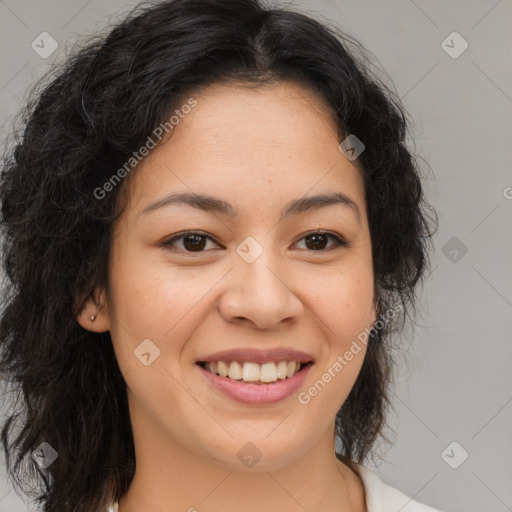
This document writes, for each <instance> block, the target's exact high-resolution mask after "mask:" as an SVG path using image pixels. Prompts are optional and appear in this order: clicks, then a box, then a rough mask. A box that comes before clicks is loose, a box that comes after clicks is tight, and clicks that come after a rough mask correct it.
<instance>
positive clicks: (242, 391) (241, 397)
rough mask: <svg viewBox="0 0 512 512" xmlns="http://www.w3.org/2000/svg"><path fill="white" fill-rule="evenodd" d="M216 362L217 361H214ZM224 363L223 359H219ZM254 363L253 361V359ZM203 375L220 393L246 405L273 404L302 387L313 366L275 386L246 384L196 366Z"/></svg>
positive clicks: (278, 382)
mask: <svg viewBox="0 0 512 512" xmlns="http://www.w3.org/2000/svg"><path fill="white" fill-rule="evenodd" d="M213 360H214V361H216V360H217V359H213ZM218 360H219V361H222V359H218ZM251 360H252V361H254V360H253V359H251ZM196 366H197V367H198V368H199V370H200V371H201V372H202V374H203V375H204V376H205V377H206V378H207V379H208V381H209V382H210V383H211V384H213V385H214V386H215V387H216V388H217V389H218V390H219V391H222V392H223V393H224V394H226V395H227V396H229V397H230V398H232V399H233V400H236V401H237V402H242V403H244V404H272V403H276V402H279V401H281V400H284V399H285V398H288V397H289V396H291V395H292V394H293V393H295V391H297V389H298V388H299V387H300V386H301V384H302V383H303V382H304V379H305V378H306V375H307V374H308V372H309V369H310V368H311V366H312V365H308V366H306V367H305V368H304V369H302V370H300V371H299V372H298V373H297V374H295V375H294V376H293V377H291V378H286V379H283V380H282V381H277V382H275V383H273V384H246V383H244V382H242V381H239V380H233V379H230V378H228V377H221V376H220V375H214V374H213V373H211V372H210V371H208V370H205V369H204V368H203V367H201V366H199V365H196Z"/></svg>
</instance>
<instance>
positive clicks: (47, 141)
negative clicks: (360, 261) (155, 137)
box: [0, 0, 435, 512]
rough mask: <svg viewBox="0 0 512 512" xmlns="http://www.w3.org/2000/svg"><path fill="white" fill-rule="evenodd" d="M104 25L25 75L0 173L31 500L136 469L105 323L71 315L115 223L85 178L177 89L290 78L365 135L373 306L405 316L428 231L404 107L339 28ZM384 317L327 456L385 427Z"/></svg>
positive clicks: (243, 13) (142, 136)
mask: <svg viewBox="0 0 512 512" xmlns="http://www.w3.org/2000/svg"><path fill="white" fill-rule="evenodd" d="M109 30H110V32H107V33H105V34H104V35H99V36H95V37H93V38H90V39H89V40H88V41H87V42H86V43H84V44H83V45H82V46H80V47H78V46H76V47H75V48H74V49H73V52H71V53H70V56H69V57H68V58H67V60H66V61H65V62H64V63H63V64H61V65H60V66H59V67H57V68H56V69H55V70H54V71H53V72H51V73H50V75H49V76H48V75H47V77H45V78H44V79H43V80H42V81H41V82H40V83H39V84H38V85H37V86H36V87H34V89H33V90H32V96H31V99H30V101H29V102H28V104H27V106H26V107H25V109H24V110H23V112H22V114H23V117H24V119H23V133H21V134H17V135H16V137H15V144H13V145H12V147H9V145H8V144H6V145H5V147H6V148H7V149H6V153H5V156H4V157H3V160H2V168H1V174H0V201H1V228H2V264H3V270H4V274H5V275H4V279H5V283H4V288H3V307H2V312H1V318H0V349H1V357H0V371H1V372H2V375H3V377H4V380H5V382H6V383H10V384H11V385H12V386H13V390H12V391H13V392H15V394H16V400H14V402H13V403H15V411H13V412H12V414H11V415H10V416H9V417H8V418H7V419H6V421H4V423H3V427H2V443H3V447H4V450H5V452H6V460H7V466H8V470H9V474H10V476H11V478H12V479H13V481H14V483H15V485H16V486H17V487H18V488H23V492H25V493H26V494H30V493H31V491H33V489H34V487H33V486H32V485H33V484H34V483H35V484H36V485H40V484H41V483H44V486H43V488H42V489H41V492H38V493H36V496H37V499H38V501H40V502H42V503H43V504H44V512H50V511H52V512H57V511H59V512H68V511H74V512H86V511H93V510H94V511H97V510H104V509H105V507H106V506H107V505H108V504H110V502H111V501H112V500H117V499H119V498H120V497H121V496H122V495H123V494H124V493H125V492H126V491H127V489H128V486H129V484H130V482H131V479H132V478H133V475H134V471H135V451H134V445H133V435H132V431H131V426H130V418H129V411H128V403H127V396H126V384H125V382H124V379H123V377H122V374H121V372H120V369H119V366H118V364H117V360H116V357H115V353H114V351H113V347H112V342H111V338H110V333H108V332H107V333H103V334H97V333H93V332H90V331H87V330H85V329H83V328H82V327H81V326H80V325H79V324H78V322H77V320H76V317H77V314H78V312H79V311H80V310H81V308H82V306H83V304H84V302H85V300H86V299H87V298H88V297H89V296H91V294H93V292H94V290H95V289H96V288H97V287H102V288H103V289H107V290H108V261H109V249H110V243H111V233H112V226H113V225H114V223H115V221H116V219H118V218H119V215H120V214H121V212H122V208H120V206H119V201H118V200H117V199H118V196H119V193H120V191H121V190H122V188H123V187H122V186H118V187H115V188H114V190H112V191H111V192H109V193H108V194H106V196H105V197H104V198H103V199H101V200H100V199H97V198H96V196H95V194H94V191H95V190H96V189H97V188H98V187H101V186H102V185H103V184H104V183H106V182H107V181H108V180H109V178H111V177H112V175H113V173H114V172H115V171H116V170H117V169H119V168H121V167H122V166H123V164H124V163H125V162H126V161H127V160H128V159H129V158H130V157H131V156H132V153H133V152H134V151H136V150H137V149H138V148H140V147H142V146H143V145H144V144H145V143H146V140H147V137H148V136H149V135H150V134H151V133H152V132H153V130H154V129H155V128H156V127H157V126H159V125H160V124H161V123H163V122H165V121H166V120H167V118H168V116H169V113H170V112H171V111H172V110H173V109H175V108H177V107H179V106H180V105H181V104H183V102H184V98H187V97H188V95H189V94H191V93H193V92H194V91H198V90H199V88H202V87H207V86H208V85H211V84H216V83H228V82H230V83H233V84H235V85H240V86H244V85H248V86H252V87H254V86H264V85H265V84H270V83H275V82H278V81H282V80H287V81H290V83H294V82H295V83H300V84H303V85H307V86H308V87H310V88H311V89H313V90H314V91H315V92H317V93H318V94H319V95H320V96H321V97H322V98H323V99H324V100H325V102H326V104H327V105H328V106H329V107H330V109H331V111H332V114H333V116H334V118H335V120H336V123H337V126H338V127H339V134H340V137H345V136H347V135H348V134H355V135H356V136H357V137H358V138H359V139H360V140H361V141H362V142H363V143H364V144H365V150H364V151H363V153H362V154H361V155H360V156H359V158H358V159H357V161H355V162H354V163H356V164H357V165H358V166H359V169H360V171H361V172H362V174H363V177H364V184H365V191H366V202H367V215H368V219H369V225H370V234H371V240H372V256H373V265H374V276H375V303H376V305H377V306H378V314H379V317H380V315H381V314H383V313H385V312H386V311H387V310H389V309H390V308H392V306H393V305H394V304H397V303H398V304H401V305H402V307H403V310H402V311H403V318H402V319H405V316H406V313H407V312H408V311H409V309H410V308H411V307H412V308H414V307H415V290H416V286H417V284H418V282H419V281H420V280H421V279H422V278H423V276H424V273H425V269H426V265H427V260H428V253H427V249H428V247H427V243H428V242H429V238H430V237H431V236H432V234H433V233H432V232H431V229H430V228H431V226H430V225H429V219H428V216H427V215H426V209H427V208H430V205H428V203H427V202H426V200H425V198H424V195H423V191H422V185H421V178H420V175H419V167H418V165H417V162H416V160H415V158H414V157H413V155H412V154H411V153H410V152H409V151H408V150H407V148H406V146H405V136H406V131H407V126H408V125H407V123H406V118H405V114H404V109H403V107H402V106H401V104H400V101H399V100H398V99H397V98H396V96H395V95H394V94H393V93H392V91H391V90H390V89H389V88H388V87H387V86H385V85H384V84H383V83H381V82H380V81H379V80H378V79H377V78H376V77H375V76H373V75H372V74H371V72H370V71H369V69H368V66H366V65H365V64H364V62H363V59H362V58H361V59H360V58H359V57H358V56H357V54H358V52H357V51H356V50H357V48H359V54H360V55H362V56H364V49H363V48H362V47H361V45H360V44H359V43H357V42H356V41H353V40H351V38H349V37H348V36H346V35H344V34H343V33H342V32H341V31H339V30H337V29H335V28H332V27H329V26H328V25H327V24H322V23H320V22H318V21H315V20H313V19H311V18H310V17H308V16H306V15H303V14H301V13H298V12H296V11H290V10H287V9H283V8H280V9H273V8H270V7H267V6H264V5H262V4H261V3H260V2H258V0H174V1H172V0H171V1H163V2H160V3H158V4H155V5H151V6H143V5H142V6H139V7H137V8H135V9H134V10H133V11H132V12H131V13H130V14H129V15H128V16H127V17H126V18H125V19H124V20H123V21H122V22H120V23H118V24H117V25H115V26H114V27H113V28H111V29H109ZM349 45H352V46H353V47H354V51H353V52H349V50H348V47H349ZM133 172H136V171H135V170H134V171H133ZM433 213H434V214H435V212H433ZM430 220H431V219H430ZM398 323H399V322H398V319H395V321H389V322H387V323H386V325H385V327H384V328H382V329H378V330H372V331H371V334H370V337H369V341H368V351H367V356H366V358H365V361H364V364H363V367H362V370H361V372H360V375H359V376H358V379H357V381H356V383H355V386H354V387H353V389H352V391H351V393H350V395H349V397H348V398H347V400H346V401H345V403H344V404H343V406H342V408H341V409H340V411H339V413H338V415H337V417H336V436H337V439H338V440H339V442H340V443H341V447H342V450H341V451H340V453H339V454H337V455H338V456H339V457H340V458H343V459H345V460H349V461H356V462H362V461H363V460H364V459H365V458H366V456H367V455H368V454H369V453H370V449H371V448H372V445H373V444H374V442H375V440H376V439H377V437H378V436H379V434H381V433H382V429H383V426H384V425H385V412H386V408H387V406H388V405H389V398H388V394H387V389H388V383H389V380H390V375H391V373H390V372H391V368H392V365H391V355H390V346H389V343H388V340H389V337H390V335H391V333H392V332H393V328H395V330H398V329H399V325H398ZM6 396H7V395H6ZM16 420H18V421H19V423H20V428H18V429H17V431H16V436H15V438H14V439H11V435H12V434H13V433H14V431H15V430H16V429H15V425H16ZM42 442H48V443H49V444H50V445H51V447H52V448H53V449H54V450H55V451H56V452H57V454H58V457H57V459H56V460H55V461H54V462H53V463H52V464H51V465H50V466H49V467H47V468H45V469H41V468H40V467H39V466H38V465H36V464H35V463H34V462H33V460H32V457H31V455H32V453H33V452H34V450H35V449H36V448H37V447H38V446H39V445H40V443H42Z"/></svg>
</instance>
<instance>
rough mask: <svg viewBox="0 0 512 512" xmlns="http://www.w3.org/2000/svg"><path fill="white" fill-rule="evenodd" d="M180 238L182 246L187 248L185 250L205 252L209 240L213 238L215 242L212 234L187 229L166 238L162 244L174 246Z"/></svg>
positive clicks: (163, 245)
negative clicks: (168, 238)
mask: <svg viewBox="0 0 512 512" xmlns="http://www.w3.org/2000/svg"><path fill="white" fill-rule="evenodd" d="M178 240H182V244H183V245H182V247H184V248H185V252H204V251H203V249H204V248H205V245H206V242H207V241H210V240H211V241H213V242H215V240H214V239H213V238H212V237H211V236H208V235H206V234H205V233H201V232H198V231H187V232H185V233H182V234H181V235H178V236H174V237H173V238H171V239H170V240H166V241H165V242H163V243H162V244H161V246H162V247H172V246H174V244H175V243H176V242H177V241H178ZM215 243H217V242H215ZM217 245H218V244H217Z"/></svg>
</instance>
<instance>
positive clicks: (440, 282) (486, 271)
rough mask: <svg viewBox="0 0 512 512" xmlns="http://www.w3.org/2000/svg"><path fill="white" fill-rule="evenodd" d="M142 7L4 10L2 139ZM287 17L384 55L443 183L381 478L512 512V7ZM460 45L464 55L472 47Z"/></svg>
mask: <svg viewBox="0 0 512 512" xmlns="http://www.w3.org/2000/svg"><path fill="white" fill-rule="evenodd" d="M135 4H136V2H132V1H126V0H111V1H110V2H109V3H108V5H107V3H106V2H104V1H100V0H89V1H86V0H68V1H63V0H52V1H40V0H39V1H36V0H23V1H15V0H0V20H1V21H0V28H1V31H0V73H1V74H0V122H1V129H2V133H5V130H8V129H9V127H10V122H11V119H12V116H13V115H14V114H15V112H16V111H17V109H18V107H19V106H20V105H21V104H22V103H23V102H24V101H25V100H26V97H27V93H26V91H27V87H29V86H30V85H31V84H33V83H34V81H35V80H37V79H38V78H39V77H40V76H42V74H43V73H44V72H45V71H47V70H48V69H49V68H50V67H51V66H52V64H53V63H55V62H57V61H60V60H61V59H62V58H63V57H64V56H65V53H66V46H67V45H69V44H70V43H72V42H73V41H75V40H76V39H77V38H78V37H79V36H80V35H81V34H83V35H86V34H89V33H91V32H95V31H96V30H98V29H102V28H103V27H104V26H105V24H106V23H107V22H115V21H116V20H117V19H118V16H119V15H121V14H122V13H123V12H126V11H127V10H128V9H130V8H131V7H133V6H134V5H135ZM288 4H289V5H290V6H292V7H295V8H297V9H300V10H302V11H303V12H309V13H311V14H313V15H314V16H317V17H320V18H321V19H324V20H327V21H329V20H330V21H331V22H333V23H336V24H339V25H341V27H342V29H343V30H344V31H345V32H347V33H348V34H350V35H353V36H354V37H356V38H357V39H359V40H360V41H361V42H362V43H363V44H364V45H365V47H366V48H367V49H368V50H369V51H370V52H372V53H373V55H374V58H375V61H374V62H375V63H377V65H380V66H381V67H383V68H384V69H385V70H386V71H387V72H388V73H389V76H390V77H391V79H392V81H393V83H394V87H395V88H396V90H397V91H398V93H399V96H400V97H401V98H402V100H403V102H404V105H405V107H406V109H407V111H408V112H409V114H410V115H411V117H412V118H413V119H414V125H413V126H412V128H413V134H414V138H415V141H416V146H415V152H416V154H418V155H419V156H421V157H422V158H424V159H425V160H426V161H427V162H429V164H430V166H431V167H432V171H433V172H431V173H430V174H429V175H428V178H427V179H426V180H425V188H426V192H427V195H428V197H429V200H430V202H431V203H432V204H433V206H434V208H435V209H436V210H437V213H438V215H439V222H440V228H439V231H438V233H437V235H436V236H435V245H436V251H435V255H434V257H433V260H432V267H433V269H434V270H433V273H432V275H431V276H430V277H429V279H428V280H427V282H426V285H425V286H424V288H423V290H422V294H421V295H422V300H423V309H422V313H421V316H420V317H418V321H417V324H418V325H417V326H416V327H415V331H414V332H412V331H411V332H405V333H404V336H403V345H404V347H405V349H404V352H403V353H402V354H401V355H400V368H399V371H398V374H397V379H396V391H395V396H394V404H395V409H396V412H395V413H394V414H393V415H392V416H391V418H390V423H391V426H392V427H393V429H394V430H395V432H396V442H395V444H394V446H393V447H392V448H391V449H387V451H386V450H385V449H384V447H383V448H382V449H381V450H380V453H381V456H382V460H380V461H379V460H377V461H376V465H377V467H378V471H379V472H380V474H381V476H382V477H383V478H384V479H385V480H386V481H387V482H388V483H390V484H392V485H394V486H396V487H399V488H400V489H402V490H403V491H404V492H405V493H407V494H408V495H410V496H414V497H415V498H416V499H417V500H419V501H423V502H426V503H429V504H430V505H432V506H435V507H438V508H440V509H443V510H446V511H452V512H481V511H484V510H485V511H486V512H505V511H507V510H509V511H512V486H511V485H510V482H511V481H512V442H511V436H510V431H511V425H512V403H511V402H512V372H511V371H510V363H511V361H512V357H511V356H512V343H511V341H512V339H511V335H510V332H511V329H512V270H511V265H510V262H511V254H512V229H511V218H512V199H507V197H506V196H508V197H512V189H511V188H507V187H512V172H511V163H512V150H511V147H512V144H511V143H512V139H511V136H512V127H511V119H512V116H511V110H512V109H511V107H512V80H511V78H512V66H511V64H512V62H511V60H512V59H511V55H512V51H511V37H510V27H511V26H512V24H511V21H512V2H511V1H510V0H499V1H496V0H490V1H484V0H479V1H477V0H471V1H462V0H459V1H450V2H447V1H444V2H442V1H441V0H432V1H425V0H424V1H420V0H415V1H412V0H392V1H386V2H382V1H378V0H371V1H368V0H366V1H357V0H344V1H342V0H322V1H318V2H314V1H313V0H310V1H309V2H305V1H302V2H299V1H291V2H288ZM43 31H46V32H48V33H50V34H51V35H52V36H53V38H55V40H56V41H57V42H58V44H59V47H58V49H57V50H56V51H55V52H54V53H53V54H52V55H51V56H50V57H48V58H46V59H44V58H42V57H40V56H39V55H38V54H37V53H36V52H35V51H34V50H33V49H32V48H31V43H32V41H34V40H35V39H36V37H37V36H39V34H40V33H41V32H43ZM454 31H456V32H458V33H459V34H460V35H461V36H462V38H464V40H466V41H467V43H468V44H469V47H468V48H467V50H466V51H464V52H463V53H462V54H461V55H460V56H458V57H457V58H452V57H451V56H450V55H449V54H448V53H447V52H446V51H445V50H444V49H443V46H442V42H443V41H444V40H445V39H446V38H447V37H448V36H449V35H450V34H451V33H452V32H454ZM445 44H449V45H450V46H452V47H453V48H452V50H451V51H452V52H453V51H457V50H459V48H461V45H460V42H459V41H458V40H457V39H454V41H453V42H451V39H450V38H449V39H448V40H447V43H445ZM454 237H455V238H454ZM464 247H465V248H467V252H466V253H465V254H463V251H464ZM454 251H456V252H454ZM506 262H508V264H507V263H506ZM507 432H509V434H508V435H507V434H506V433H507ZM454 441H455V442H456V443H458V444H457V445H455V446H453V445H452V447H450V448H449V449H448V450H446V448H447V447H449V445H450V444H451V443H452V442H454ZM463 450H464V451H466V452H467V453H468V454H469V456H468V458H467V460H465V462H464V463H462V464H461V465H460V466H459V467H458V468H457V469H453V468H452V467H450V466H449V465H448V464H447V462H445V460H447V461H449V462H450V463H451V464H452V465H453V466H456V465H457V464H460V462H461V460H462V458H463V455H464V453H465V452H464V451H463ZM442 454H444V459H443V455H442ZM34 508H35V507H34V505H32V506H30V507H29V504H28V503H25V502H24V501H23V500H21V499H20V498H19V497H18V496H17V495H16V493H15V492H14V491H13V490H12V488H11V486H10V484H9V483H8V481H7V479H6V477H5V470H4V466H3V463H2V466H1V469H0V512H22V511H26V510H29V509H34ZM392 512H394V511H392ZM397 512H398V511H397ZM402 512H407V506H406V507H404V508H403V509H402Z"/></svg>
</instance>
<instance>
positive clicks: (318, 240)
mask: <svg viewBox="0 0 512 512" xmlns="http://www.w3.org/2000/svg"><path fill="white" fill-rule="evenodd" d="M329 239H331V240H334V244H333V245H334V247H339V246H348V242H346V241H345V240H343V239H342V238H341V237H339V236H337V235H334V234H333V233H327V232H323V231H318V232H315V233H310V234H308V235H306V236H305V237H303V238H302V240H305V241H306V243H305V245H306V249H309V250H311V251H324V250H325V249H326V246H327V245H328V243H329V242H328V241H329ZM332 248H333V246H332V245H331V246H330V248H328V250H330V249H332Z"/></svg>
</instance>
